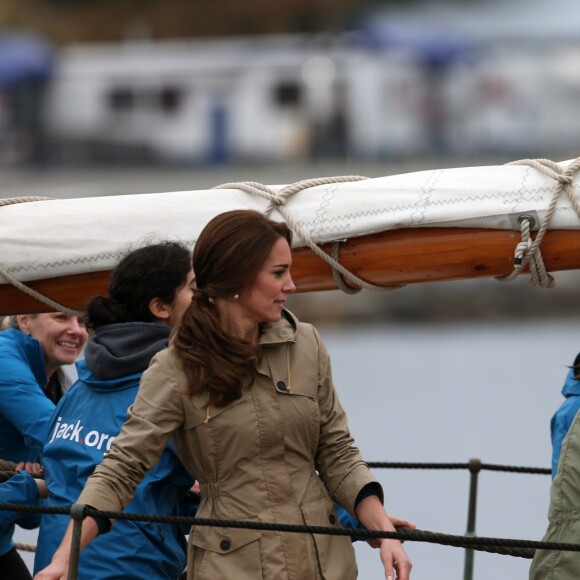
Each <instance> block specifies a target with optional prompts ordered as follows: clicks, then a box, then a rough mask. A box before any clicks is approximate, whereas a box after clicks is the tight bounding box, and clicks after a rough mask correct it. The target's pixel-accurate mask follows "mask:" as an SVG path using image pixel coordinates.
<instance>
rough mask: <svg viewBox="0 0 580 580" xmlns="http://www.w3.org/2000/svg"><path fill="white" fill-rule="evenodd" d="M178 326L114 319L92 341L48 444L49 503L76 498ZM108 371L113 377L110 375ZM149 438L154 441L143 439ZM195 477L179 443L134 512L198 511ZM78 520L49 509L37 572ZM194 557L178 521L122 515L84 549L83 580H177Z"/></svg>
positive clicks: (143, 487) (141, 490)
mask: <svg viewBox="0 0 580 580" xmlns="http://www.w3.org/2000/svg"><path fill="white" fill-rule="evenodd" d="M169 332H170V329H169V328H168V327H165V326H163V325H160V324H149V323H140V322H136V323H125V324H112V325H108V326H104V327H102V328H100V329H97V332H96V336H95V337H93V338H91V339H89V341H88V343H87V346H86V349H85V360H84V361H80V362H78V363H77V370H78V374H79V379H78V381H77V382H76V383H75V384H74V385H73V386H72V388H71V389H69V391H68V392H67V393H66V394H65V395H64V396H63V398H62V399H61V400H60V402H59V403H58V405H57V408H56V412H55V414H54V416H53V420H52V422H51V425H50V430H49V436H48V440H47V443H46V445H45V446H44V450H43V464H44V473H45V480H46V483H47V486H48V490H49V497H48V499H47V502H46V505H48V506H59V507H62V506H70V505H71V504H73V503H75V502H76V500H77V498H78V496H79V494H80V492H81V490H82V489H83V487H84V485H85V483H86V480H87V479H88V477H89V476H90V475H91V474H92V472H93V470H94V468H95V466H96V465H97V464H99V463H100V462H101V459H102V458H103V455H104V454H105V453H106V452H107V450H108V449H109V448H110V446H111V443H112V442H113V440H114V439H115V437H116V436H117V435H118V434H119V432H120V430H121V426H122V424H123V423H124V421H125V419H126V415H127V408H128V407H129V406H130V405H131V404H132V403H133V400H134V399H135V395H136V394H137V390H138V388H139V379H140V378H141V374H142V372H143V371H144V370H145V369H146V368H147V366H148V364H149V361H150V359H151V358H152V356H153V354H155V353H156V352H157V351H159V350H160V349H161V348H164V347H165V346H166V345H167V341H168V338H169ZM103 376H105V377H107V378H103ZM143 444H144V445H146V444H147V442H146V441H144V442H143ZM194 481H195V480H194V477H193V476H192V475H190V474H189V473H188V472H187V471H186V470H185V469H184V467H183V466H182V465H181V463H180V461H179V460H178V458H177V455H176V454H175V452H174V450H173V448H172V447H171V445H170V446H169V447H168V448H167V449H166V450H165V451H164V453H163V455H162V456H161V459H160V460H159V463H158V464H157V465H156V466H155V467H154V468H153V469H151V470H150V471H149V472H148V473H147V475H146V477H145V479H144V480H143V481H142V482H141V484H140V485H139V486H138V487H137V490H136V493H135V496H134V498H133V500H132V502H131V503H130V504H129V506H127V508H126V509H125V511H126V512H133V513H144V514H153V515H157V514H159V515H192V513H193V512H189V513H184V511H183V509H184V508H183V506H184V504H183V503H182V500H183V498H184V497H185V495H186V494H187V491H188V490H189V488H190V487H191V486H192V485H193V483H194ZM69 521H70V518H69V516H66V515H65V516H59V515H43V517H42V520H41V524H40V532H39V537H38V548H37V552H36V557H35V561H34V569H35V572H38V571H39V570H41V569H42V568H44V567H45V566H46V565H48V563H49V562H50V560H51V558H52V556H53V554H54V552H55V551H56V549H57V547H58V546H59V544H60V541H61V539H62V537H63V535H64V532H65V530H66V528H67V526H68V523H69ZM185 561H186V542H185V537H184V533H183V530H182V529H180V528H179V527H178V526H175V525H171V524H159V523H156V522H133V521H125V520H118V521H117V522H116V523H115V525H114V526H113V528H112V530H111V531H110V532H109V533H107V534H102V535H100V536H98V537H97V538H96V539H95V540H93V541H92V542H91V543H90V544H89V546H88V547H87V548H85V549H84V550H83V551H82V552H81V555H80V565H79V576H78V578H79V580H105V579H108V580H112V579H120V578H123V579H124V580H138V579H139V580H141V579H142V578H147V579H149V580H161V579H167V580H170V579H171V580H175V579H176V578H177V577H178V576H179V575H180V573H181V572H182V570H183V568H184V566H185Z"/></svg>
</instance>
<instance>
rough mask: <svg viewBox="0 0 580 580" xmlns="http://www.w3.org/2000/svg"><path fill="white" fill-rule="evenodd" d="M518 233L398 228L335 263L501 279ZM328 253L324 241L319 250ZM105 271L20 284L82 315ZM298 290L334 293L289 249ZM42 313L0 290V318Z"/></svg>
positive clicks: (357, 242) (562, 249)
mask: <svg viewBox="0 0 580 580" xmlns="http://www.w3.org/2000/svg"><path fill="white" fill-rule="evenodd" d="M519 241H520V235H519V233H516V232H513V231H510V230H492V229H479V228H420V229H419V228H417V229H400V230H391V231H386V232H381V233H377V234H372V235H367V236H361V237H357V238H351V239H350V240H347V241H346V242H344V243H342V244H341V249H340V263H341V264H342V265H343V266H345V267H346V268H347V269H348V270H350V271H351V272H353V273H354V274H356V275H357V276H358V277H360V278H362V279H363V280H365V281H367V282H370V283H372V284H375V285H380V286H389V285H402V284H413V283H419V282H436V281H443V280H459V279H466V278H483V277H492V276H504V275H506V274H509V273H510V272H511V271H512V269H513V256H514V250H515V246H516V244H517V243H518V242H519ZM322 247H323V249H324V250H325V251H326V252H328V253H330V244H326V245H323V246H322ZM541 251H542V255H543V257H544V263H545V265H546V268H547V269H548V270H549V271H557V270H574V269H577V268H580V231H578V230H550V231H548V232H547V233H546V235H545V237H544V240H543V242H542V247H541ZM110 273H111V272H110V271H101V272H91V273H86V274H75V275H70V276H61V277H57V278H49V279H45V280H37V281H33V282H28V283H27V286H29V287H30V288H33V289H34V290H36V291H38V292H40V293H42V294H43V295H45V296H47V297H49V298H51V299H52V300H55V301H56V302H58V303H60V304H63V305H64V306H67V307H69V308H73V309H77V310H83V309H84V308H85V306H86V304H87V302H88V301H89V300H90V298H91V297H93V296H96V295H98V294H106V292H107V285H108V282H109V277H110ZM292 275H293V277H294V281H295V283H296V286H297V291H298V292H315V291H321V290H334V289H336V288H337V286H336V283H335V281H334V278H333V275H332V270H331V268H330V266H329V265H328V264H326V263H325V262H324V261H323V260H321V259H320V258H319V257H318V256H316V255H315V254H314V253H313V252H312V251H311V250H310V249H309V248H296V249H294V251H293V264H292ZM47 310H50V308H48V307H47V306H46V305H45V304H44V303H42V302H39V301H37V300H35V299H33V298H31V297H29V296H28V295H26V294H24V293H22V292H21V291H19V290H17V289H16V288H14V287H13V286H11V285H9V284H2V285H0V315H7V314H18V313H33V312H46V311H47Z"/></svg>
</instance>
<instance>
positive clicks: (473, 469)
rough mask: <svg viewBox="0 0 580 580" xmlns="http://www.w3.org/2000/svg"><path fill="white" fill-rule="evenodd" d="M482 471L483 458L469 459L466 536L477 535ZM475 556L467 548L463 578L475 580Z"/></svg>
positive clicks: (464, 579)
mask: <svg viewBox="0 0 580 580" xmlns="http://www.w3.org/2000/svg"><path fill="white" fill-rule="evenodd" d="M480 471H481V459H470V460H469V474H470V475H469V508H468V512H467V531H466V532H465V535H466V536H475V515H476V511H477V480H478V476H479V472H480ZM473 558H474V551H473V550H472V549H469V548H468V549H466V550H465V564H464V567H463V580H473Z"/></svg>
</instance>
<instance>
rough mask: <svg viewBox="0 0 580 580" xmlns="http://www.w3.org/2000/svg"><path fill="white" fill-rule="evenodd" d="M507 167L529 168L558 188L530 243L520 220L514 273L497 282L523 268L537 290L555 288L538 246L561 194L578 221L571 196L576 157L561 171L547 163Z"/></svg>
mask: <svg viewBox="0 0 580 580" xmlns="http://www.w3.org/2000/svg"><path fill="white" fill-rule="evenodd" d="M507 165H529V166H530V167H533V168H534V169H536V170H537V171H539V172H540V173H543V174H544V175H546V176H548V177H550V178H552V179H553V180H554V181H557V182H558V184H557V186H556V189H555V190H554V193H553V194H552V198H551V199H550V204H549V205H548V210H547V211H546V215H545V217H544V222H543V223H542V225H541V227H540V229H539V231H538V235H537V236H536V239H535V240H533V242H532V238H531V235H530V222H529V220H528V219H525V218H524V219H522V220H521V222H520V230H521V233H522V241H521V242H520V243H519V244H518V245H517V246H516V251H515V255H514V269H513V270H512V272H511V273H510V274H507V275H506V276H498V277H497V280H500V281H502V282H509V281H511V280H513V279H514V278H516V277H517V276H519V275H520V274H521V273H522V272H523V271H524V268H525V267H526V266H528V267H529V269H530V274H531V278H532V283H533V284H535V285H537V286H541V287H542V288H553V287H554V285H555V282H554V278H553V277H552V276H551V275H550V274H549V273H548V272H547V271H546V268H545V266H544V260H543V258H542V254H541V252H540V244H541V243H542V240H543V239H544V236H545V234H546V232H547V231H548V226H549V225H550V220H551V219H552V216H553V215H554V212H555V211H556V204H557V203H558V199H559V198H560V195H561V194H562V191H564V192H566V195H567V196H568V199H569V200H570V203H571V204H572V207H573V208H574V211H575V212H576V214H577V215H578V217H580V202H579V201H578V200H577V199H576V196H575V195H574V176H575V175H576V173H577V172H578V170H579V169H580V157H578V158H577V159H575V160H574V161H572V162H571V163H570V165H569V166H568V167H567V168H566V169H565V170H563V169H562V168H561V167H560V166H559V165H558V164H557V163H555V162H554V161H550V160H549V159H520V160H519V161H512V162H511V163H508V164H507Z"/></svg>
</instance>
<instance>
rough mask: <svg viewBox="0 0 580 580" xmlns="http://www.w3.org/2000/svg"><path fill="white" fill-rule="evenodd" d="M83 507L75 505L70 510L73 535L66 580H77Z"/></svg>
mask: <svg viewBox="0 0 580 580" xmlns="http://www.w3.org/2000/svg"><path fill="white" fill-rule="evenodd" d="M85 507H86V506H85V505H84V504H79V503H75V504H74V505H73V506H72V507H71V510H70V515H71V517H72V519H73V533H72V538H71V547H70V558H69V561H68V575H67V577H66V578H67V580H77V577H78V574H79V556H80V552H81V532H82V530H83V521H84V519H85Z"/></svg>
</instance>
